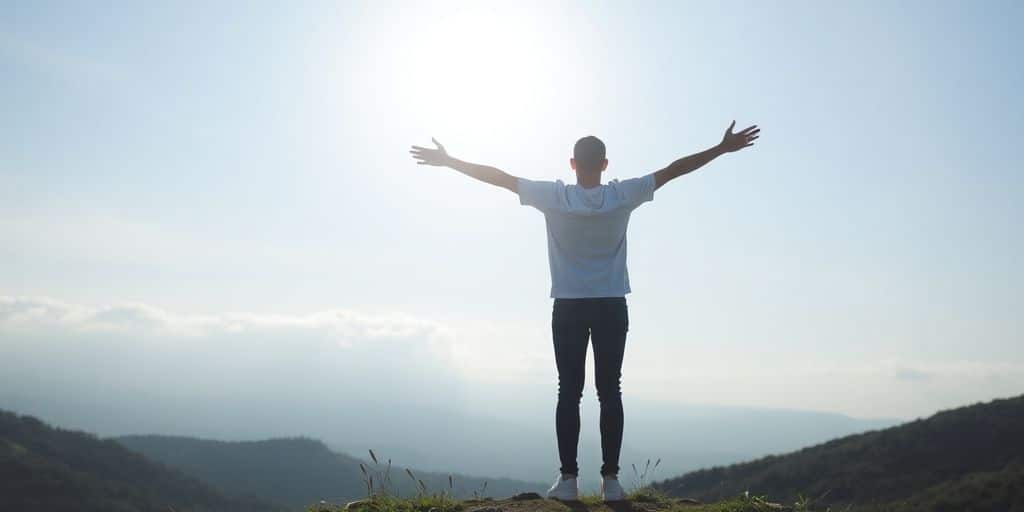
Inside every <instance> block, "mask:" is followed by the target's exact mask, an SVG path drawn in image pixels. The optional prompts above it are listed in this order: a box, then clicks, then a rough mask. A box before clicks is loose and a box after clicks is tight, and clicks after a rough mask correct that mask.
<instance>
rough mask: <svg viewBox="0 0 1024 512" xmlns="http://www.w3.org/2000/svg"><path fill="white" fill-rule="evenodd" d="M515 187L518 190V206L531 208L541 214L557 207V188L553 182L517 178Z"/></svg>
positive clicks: (556, 184)
mask: <svg viewBox="0 0 1024 512" xmlns="http://www.w3.org/2000/svg"><path fill="white" fill-rule="evenodd" d="M516 186H517V189H518V190H519V204H521V205H527V206H532V207H534V208H536V209H538V210H540V211H542V212H543V211H548V210H554V209H557V208H558V207H559V204H560V203H559V202H558V189H559V186H558V183H556V182H554V181H544V180H529V179H526V178H518V183H517V185H516Z"/></svg>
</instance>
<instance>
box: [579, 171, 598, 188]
mask: <svg viewBox="0 0 1024 512" xmlns="http://www.w3.org/2000/svg"><path fill="white" fill-rule="evenodd" d="M576 184H577V185H579V186H581V187H583V188H594V187H599V186H601V173H594V174H591V173H589V172H577V173H576Z"/></svg>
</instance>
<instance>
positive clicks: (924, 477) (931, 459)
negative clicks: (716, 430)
mask: <svg viewBox="0 0 1024 512" xmlns="http://www.w3.org/2000/svg"><path fill="white" fill-rule="evenodd" d="M1022 464H1024V396H1018V397H1015V398H1007V399H1000V400H993V401H990V402H986V403H978V404H974V405H970V406H965V407H960V408H957V409H952V410H947V411H942V412H939V413H937V414H935V415H933V416H931V417H929V418H927V419H918V420H915V421H912V422H909V423H905V424H902V425H899V426H895V427H891V428H886V429H883V430H875V431H869V432H865V433H862V434H856V435H851V436H846V437H842V438H838V439H834V440H831V441H828V442H826V443H822V444H818V445H815V446H811V447H808V448H804V449H802V450H799V451H796V452H792V453H788V454H785V455H774V456H767V457H763V458H760V459H757V460H754V461H751V462H746V463H742V464H734V465H731V466H725V467H712V468H710V469H703V470H700V471H695V472H692V473H688V474H686V475H683V476H681V477H678V478H671V479H668V480H664V481H661V482H656V483H655V484H654V487H655V488H657V489H660V490H664V491H665V492H667V493H668V494H670V495H673V496H686V497H693V498H697V499H699V500H701V501H714V500H718V499H722V498H727V497H730V496H735V495H736V494H738V493H742V492H743V491H747V490H749V491H750V492H751V493H753V494H757V495H762V494H763V495H768V496H771V497H773V498H777V499H779V500H780V501H783V502H789V501H792V500H795V499H796V498H797V495H798V493H802V494H803V495H805V496H812V497H818V496H822V495H824V498H823V500H822V501H821V502H822V503H827V504H833V505H847V504H852V505H854V506H855V510H856V509H861V510H870V509H873V508H876V507H877V506H880V505H886V506H885V507H880V508H884V509H886V510H999V511H1006V510H1024V470H1022ZM958 502H959V503H961V506H959V507H957V506H955V505H954V504H955V503H958ZM964 503H967V504H968V505H967V506H965V505H963V504H964ZM982 504H984V505H982Z"/></svg>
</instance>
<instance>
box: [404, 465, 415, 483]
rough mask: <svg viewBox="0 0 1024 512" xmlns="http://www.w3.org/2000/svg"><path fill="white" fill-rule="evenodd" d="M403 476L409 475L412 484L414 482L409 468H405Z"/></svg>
mask: <svg viewBox="0 0 1024 512" xmlns="http://www.w3.org/2000/svg"><path fill="white" fill-rule="evenodd" d="M405 474H407V475H409V478H412V481H413V482H415V481H416V477H415V476H412V471H410V470H409V468H405Z"/></svg>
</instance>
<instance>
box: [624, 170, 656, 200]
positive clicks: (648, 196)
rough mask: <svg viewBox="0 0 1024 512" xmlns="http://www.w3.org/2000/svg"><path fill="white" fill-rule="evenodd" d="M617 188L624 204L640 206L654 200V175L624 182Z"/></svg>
mask: <svg viewBox="0 0 1024 512" xmlns="http://www.w3.org/2000/svg"><path fill="white" fill-rule="evenodd" d="M617 188H618V190H619V193H620V194H621V195H622V200H623V202H624V203H626V204H628V205H631V206H633V207H637V206H640V205H641V204H643V203H646V202H647V201H651V200H653V199H654V173H653V172H652V173H650V174H646V175H644V176H640V177H637V178H630V179H628V180H622V181H620V182H619V183H618V187H617Z"/></svg>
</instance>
